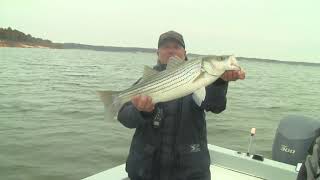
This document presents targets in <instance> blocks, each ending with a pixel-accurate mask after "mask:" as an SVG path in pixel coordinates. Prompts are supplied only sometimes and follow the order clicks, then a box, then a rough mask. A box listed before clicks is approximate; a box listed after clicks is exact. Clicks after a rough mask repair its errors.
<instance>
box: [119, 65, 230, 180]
mask: <svg viewBox="0 0 320 180" xmlns="http://www.w3.org/2000/svg"><path fill="white" fill-rule="evenodd" d="M165 68H166V65H163V64H157V65H156V66H155V67H154V69H156V70H158V71H162V70H164V69H165ZM227 88H228V83H227V82H225V81H223V80H222V79H218V80H217V81H216V82H214V83H213V84H211V85H209V86H207V87H206V97H205V100H204V101H203V102H202V104H201V106H200V107H199V106H198V105H197V104H196V103H195V102H194V100H193V98H192V95H188V96H185V97H182V98H179V99H175V100H172V101H169V102H164V103H157V104H156V108H155V110H154V111H153V112H151V113H147V112H140V111H138V110H137V109H136V108H135V107H134V106H133V105H132V103H131V102H128V103H126V104H125V105H124V106H123V107H122V108H121V109H120V111H119V113H118V120H119V121H120V122H121V123H122V124H123V125H124V126H125V127H128V128H135V129H136V130H135V133H134V136H133V138H132V142H131V147H130V152H129V156H128V158H127V162H126V171H127V172H128V175H129V177H130V178H131V179H133V180H135V179H143V180H149V179H150V180H151V179H152V180H175V179H177V180H178V179H179V180H180V179H181V180H189V179H190V180H196V179H199V180H206V179H210V170H209V167H210V155H209V152H208V148H207V128H206V121H205V112H204V111H211V112H213V113H220V112H222V111H223V110H224V109H225V108H226V102H227V99H226V94H227Z"/></svg>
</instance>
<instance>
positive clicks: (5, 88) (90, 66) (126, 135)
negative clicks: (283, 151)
mask: <svg viewBox="0 0 320 180" xmlns="http://www.w3.org/2000/svg"><path fill="white" fill-rule="evenodd" d="M155 59H156V56H155V55H153V54H145V53H113V52H98V51H86V50H52V49H17V48H0V177H1V178H0V179H24V180H29V179H30V180H43V179H46V180H50V179H80V178H84V177H86V176H89V175H92V174H94V173H97V172H100V171H103V170H105V169H108V168H111V167H113V166H115V165H119V164H122V163H124V162H125V159H126V156H127V153H128V148H129V143H130V140H131V136H132V134H133V130H130V129H126V128H125V127H123V126H121V124H120V123H117V122H110V121H105V120H104V118H103V106H102V104H101V102H100V101H99V99H98V98H97V96H96V94H95V91H96V90H102V89H104V90H106V89H109V90H119V89H125V88H127V87H128V86H130V85H131V84H132V83H133V82H134V81H135V80H136V79H138V78H139V77H140V76H141V73H142V69H143V65H150V66H151V65H153V64H155V62H156V60H155ZM240 63H241V65H242V66H243V67H244V68H245V69H246V71H247V79H246V80H245V81H237V82H231V83H230V86H229V90H228V105H227V109H226V110H225V111H224V112H223V113H221V114H218V115H215V114H210V113H208V116H207V123H208V140H209V143H211V144H215V145H219V146H223V147H227V148H231V149H234V150H239V151H246V148H247V144H248V137H249V131H250V128H251V127H256V128H257V136H256V140H255V150H256V152H257V153H260V154H263V155H265V156H267V157H270V156H271V147H272V141H273V137H274V133H275V130H276V127H277V125H278V122H279V120H280V119H281V118H283V117H284V116H286V115H289V114H300V115H306V116H309V117H312V118H315V119H319V120H320V117H319V113H320V101H319V100H320V94H319V89H320V78H319V77H320V66H319V65H317V64H305V63H302V64H299V63H298V64H290V63H276V62H265V61H263V62H257V61H248V60H242V61H241V62H240Z"/></svg>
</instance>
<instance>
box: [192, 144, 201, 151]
mask: <svg viewBox="0 0 320 180" xmlns="http://www.w3.org/2000/svg"><path fill="white" fill-rule="evenodd" d="M190 148H191V150H190V152H199V151H200V144H191V145H190Z"/></svg>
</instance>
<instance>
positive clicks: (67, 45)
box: [0, 40, 320, 66]
mask: <svg viewBox="0 0 320 180" xmlns="http://www.w3.org/2000/svg"><path fill="white" fill-rule="evenodd" d="M2 47H15V48H43V49H79V50H92V51H105V52H132V53H136V52H142V53H156V51H157V49H154V48H139V47H117V46H93V45H85V44H76V43H54V46H43V45H40V44H32V43H25V42H7V41H3V40H0V48H2ZM187 56H188V57H189V58H195V57H199V56H205V55H203V54H193V53H188V54H187ZM237 59H238V60H240V61H242V60H245V61H256V62H267V63H280V64H295V65H311V66H313V65H315V66H319V65H320V63H316V62H299V61H281V60H275V59H263V58H249V57H237Z"/></svg>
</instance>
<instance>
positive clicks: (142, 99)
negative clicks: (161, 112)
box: [131, 95, 154, 112]
mask: <svg viewBox="0 0 320 180" xmlns="http://www.w3.org/2000/svg"><path fill="white" fill-rule="evenodd" d="M131 102H132V104H133V105H134V106H135V107H136V108H137V109H138V110H139V111H145V112H152V111H153V110H154V104H153V103H152V98H151V97H150V96H145V95H137V96H134V97H132V99H131Z"/></svg>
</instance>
